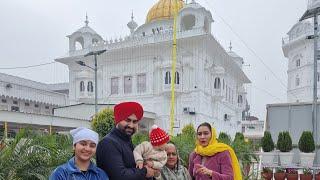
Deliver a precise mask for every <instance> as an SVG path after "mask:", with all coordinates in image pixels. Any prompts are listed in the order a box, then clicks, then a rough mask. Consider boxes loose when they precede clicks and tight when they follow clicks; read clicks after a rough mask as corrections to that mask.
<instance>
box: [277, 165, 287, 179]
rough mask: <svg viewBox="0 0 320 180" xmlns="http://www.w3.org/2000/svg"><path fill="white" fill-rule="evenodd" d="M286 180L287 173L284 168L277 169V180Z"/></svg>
mask: <svg viewBox="0 0 320 180" xmlns="http://www.w3.org/2000/svg"><path fill="white" fill-rule="evenodd" d="M285 178H286V172H285V170H284V169H283V168H277V169H276V172H275V173H274V179H275V180H284V179H285Z"/></svg>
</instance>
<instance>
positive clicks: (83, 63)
mask: <svg viewBox="0 0 320 180" xmlns="http://www.w3.org/2000/svg"><path fill="white" fill-rule="evenodd" d="M104 52H106V50H105V49H104V50H100V51H91V52H89V53H88V54H86V55H84V57H88V56H92V55H93V56H94V68H93V67H90V66H88V65H86V63H85V62H83V61H76V63H77V64H79V65H80V66H86V67H88V68H90V69H92V70H94V85H95V87H94V109H95V114H97V113H98V75H97V74H98V73H97V71H98V66H97V56H99V55H101V54H102V53H104Z"/></svg>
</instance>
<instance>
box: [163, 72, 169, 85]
mask: <svg viewBox="0 0 320 180" xmlns="http://www.w3.org/2000/svg"><path fill="white" fill-rule="evenodd" d="M164 83H165V84H171V74H170V72H169V71H167V72H166V76H165V77H164Z"/></svg>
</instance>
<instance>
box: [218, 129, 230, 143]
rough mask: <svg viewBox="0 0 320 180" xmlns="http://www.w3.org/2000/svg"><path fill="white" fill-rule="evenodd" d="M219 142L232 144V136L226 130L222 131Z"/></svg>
mask: <svg viewBox="0 0 320 180" xmlns="http://www.w3.org/2000/svg"><path fill="white" fill-rule="evenodd" d="M218 142H221V143H224V144H228V145H230V144H231V137H230V136H229V135H228V134H227V133H225V132H220V134H219V137H218Z"/></svg>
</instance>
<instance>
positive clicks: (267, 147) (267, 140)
mask: <svg viewBox="0 0 320 180" xmlns="http://www.w3.org/2000/svg"><path fill="white" fill-rule="evenodd" d="M261 146H262V150H263V153H262V163H263V164H267V165H269V164H273V159H274V152H273V150H274V142H273V140H272V137H271V134H270V132H269V131H265V132H264V135H263V138H262V139H261Z"/></svg>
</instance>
